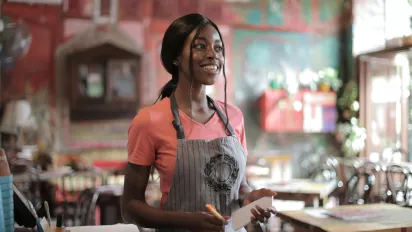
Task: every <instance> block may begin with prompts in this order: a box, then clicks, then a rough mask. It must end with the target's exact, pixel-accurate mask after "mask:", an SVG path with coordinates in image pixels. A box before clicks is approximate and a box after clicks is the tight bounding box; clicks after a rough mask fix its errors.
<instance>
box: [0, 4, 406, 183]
mask: <svg viewBox="0 0 412 232" xmlns="http://www.w3.org/2000/svg"><path fill="white" fill-rule="evenodd" d="M411 8H412V6H411V5H410V4H409V3H408V1H406V0H405V1H404V0H393V1H392V0H386V1H385V0H117V1H116V0H97V1H95V0H20V1H17V0H16V1H12V0H9V1H2V17H3V18H4V17H5V18H7V20H8V21H7V22H9V23H10V24H12V25H14V26H11V27H10V28H8V27H7V26H6V27H5V28H4V30H3V32H2V33H3V34H5V35H6V34H7V33H16V34H17V35H18V36H17V37H16V36H15V38H17V39H19V41H23V42H22V43H20V42H19V43H13V41H11V40H10V41H7V42H8V43H10V44H13V46H15V47H14V48H15V50H12V49H9V50H7V49H6V50H5V51H4V52H3V54H2V61H3V63H2V75H1V92H0V93H1V94H0V97H1V98H0V99H1V100H0V101H1V117H2V121H1V122H2V130H3V131H6V132H7V133H11V134H13V133H14V132H13V131H15V128H20V130H19V132H16V135H17V137H16V138H17V141H16V144H17V145H16V148H18V149H19V151H18V152H16V156H17V157H18V158H19V159H26V160H28V162H26V163H25V165H26V164H27V163H29V164H30V165H33V166H34V167H36V168H37V167H38V166H36V165H40V164H41V163H42V162H43V161H42V160H41V158H39V157H42V156H41V155H39V154H47V157H50V159H51V160H52V161H51V162H49V163H48V165H49V166H48V167H47V168H48V169H53V170H57V169H59V168H61V167H62V166H68V167H69V168H73V165H75V164H77V165H80V166H81V165H84V166H90V167H99V168H102V169H103V168H105V167H116V165H119V166H122V165H124V163H125V161H126V160H127V149H126V144H127V130H128V127H129V125H130V122H131V120H132V118H133V117H134V115H135V114H136V112H137V111H138V110H139V109H140V108H142V107H144V106H147V105H151V104H153V102H154V101H155V100H156V98H157V96H158V93H159V90H160V88H161V87H162V86H163V85H164V84H165V83H166V82H167V81H168V80H169V79H170V75H169V74H168V73H167V72H166V71H165V70H164V69H163V67H162V65H161V61H160V49H161V41H162V37H163V34H164V32H165V29H166V28H167V26H168V25H169V24H170V23H171V22H172V20H173V19H175V18H177V17H179V16H182V15H184V14H187V13H192V12H199V13H201V14H204V15H205V16H207V17H209V18H211V19H212V20H214V21H215V22H216V23H217V24H218V26H219V28H220V30H221V32H222V35H223V39H224V42H225V48H226V73H227V80H228V86H227V96H228V101H229V102H230V103H231V104H234V105H236V106H237V107H239V108H240V109H241V110H242V112H243V114H244V117H245V127H246V138H247V146H248V153H249V161H248V165H249V166H248V167H249V174H250V175H251V176H259V175H262V176H271V178H275V179H277V180H287V179H291V178H305V177H307V176H306V175H307V174H308V172H309V169H310V167H308V166H302V164H304V163H305V161H306V160H308V159H309V158H310V157H320V156H321V155H328V156H333V157H341V158H351V157H366V158H371V159H373V160H384V159H394V158H398V159H400V160H402V161H410V159H411V158H412V156H411V155H410V154H409V153H408V152H407V151H408V148H409V147H410V145H411V144H410V143H411V142H412V133H410V130H411V128H412V126H411V124H410V118H411V113H410V112H411V108H410V106H409V104H410V103H409V87H410V84H409V80H410V75H409V73H408V70H409V62H410V56H409V54H408V53H407V52H406V53H402V54H399V55H398V56H396V59H395V58H394V60H395V61H394V62H392V63H393V65H392V63H391V64H389V63H390V62H387V63H385V64H386V65H387V66H390V67H391V68H392V66H393V67H395V69H396V67H397V68H398V69H397V70H398V71H399V70H400V69H401V70H402V71H399V72H401V73H403V74H405V73H406V75H403V74H402V75H398V76H397V75H393V76H390V75H389V74H388V73H386V74H385V73H384V72H383V73H384V74H382V72H381V73H379V74H376V75H377V76H373V78H370V79H373V80H374V81H373V82H372V81H367V80H369V79H367V77H371V75H373V74H371V73H373V68H374V67H376V64H379V62H377V61H376V63H374V62H375V60H378V59H382V58H373V59H372V58H371V59H366V58H365V59H363V60H362V61H363V62H364V63H361V62H358V61H359V59H358V57H359V55H361V54H365V53H367V52H370V51H375V50H384V49H385V48H391V47H399V44H400V43H401V42H402V43H401V44H402V46H406V45H407V43H408V40H407V39H405V38H408V37H407V36H409V35H410V34H411V32H412V30H411V20H410V17H411V12H412V10H411ZM6 25H7V24H6ZM13 30H14V31H13ZM13 35H14V34H13ZM404 36H406V37H404ZM4 38H6V37H4ZM402 38H404V39H403V40H402ZM399 41H401V42H399ZM4 48H5V46H3V49H4ZM97 56H98V57H100V58H101V59H102V60H104V61H102V60H93V57H97ZM102 57H103V58H102ZM368 57H369V56H368ZM387 60H389V59H387ZM92 61H93V62H92ZM106 61H107V62H106ZM368 62H369V63H368ZM365 63H367V65H370V66H368V67H370V69H368V70H372V71H370V72H366V71H365V68H364V67H366V65H365ZM374 65H375V66H374ZM391 65H392V66H391ZM362 67H363V69H362ZM390 70H393V69H390ZM376 73H378V72H376ZM398 74H399V73H398ZM118 75H123V76H122V77H121V78H120V77H119V78H118V80H116V78H117V77H118ZM385 75H386V76H385ZM83 81H86V82H87V83H88V84H89V85H88V87H86V88H85V87H84V86H82V83H83ZM127 87H128V88H127ZM122 88H125V89H122ZM129 88H131V90H130V89H129ZM208 93H209V94H210V95H211V96H213V97H215V98H217V99H223V97H224V92H223V79H222V78H221V79H220V80H219V82H218V83H217V84H216V85H215V86H214V87H211V88H208ZM385 97H387V98H385ZM381 105H382V107H381V108H379V107H380V106H381ZM8 106H10V107H8ZM12 106H14V108H13V110H12V109H11V108H12ZM16 109H19V110H16ZM19 115H20V116H19ZM16 119H17V120H16ZM10 131H12V132H10ZM6 132H5V133H6ZM3 140H5V138H3ZM3 142H5V143H7V142H8V141H3ZM7 144H8V143H7ZM388 157H389V158H388ZM16 165H17V164H16ZM30 168H31V167H26V166H24V167H23V168H21V169H22V170H20V169H19V168H15V169H14V170H15V171H16V172H17V171H21V172H24V171H26V170H27V169H30ZM118 183H121V178H120V181H118Z"/></svg>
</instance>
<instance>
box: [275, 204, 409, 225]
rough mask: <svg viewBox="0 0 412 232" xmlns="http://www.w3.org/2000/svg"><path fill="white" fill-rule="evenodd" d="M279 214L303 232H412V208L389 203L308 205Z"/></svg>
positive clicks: (278, 214) (282, 218)
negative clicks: (328, 206)
mask: <svg viewBox="0 0 412 232" xmlns="http://www.w3.org/2000/svg"><path fill="white" fill-rule="evenodd" d="M277 216H278V217H279V218H280V219H281V220H283V221H285V222H288V223H289V224H290V225H291V226H292V227H293V228H294V231H301V232H371V231H379V232H412V209H410V208H405V207H401V206H398V205H395V204H387V203H377V204H364V205H342V206H337V207H334V208H330V209H325V208H305V209H303V210H291V211H281V212H278V213H277Z"/></svg>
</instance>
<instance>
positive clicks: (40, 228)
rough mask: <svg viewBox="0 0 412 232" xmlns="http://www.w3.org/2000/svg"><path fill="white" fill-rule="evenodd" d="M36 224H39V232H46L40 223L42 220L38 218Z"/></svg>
mask: <svg viewBox="0 0 412 232" xmlns="http://www.w3.org/2000/svg"><path fill="white" fill-rule="evenodd" d="M36 224H37V232H44V230H43V227H42V226H41V223H40V218H37V220H36Z"/></svg>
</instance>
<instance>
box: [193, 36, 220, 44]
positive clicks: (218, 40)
mask: <svg viewBox="0 0 412 232" xmlns="http://www.w3.org/2000/svg"><path fill="white" fill-rule="evenodd" d="M196 40H203V41H205V42H207V41H209V40H208V39H207V38H206V37H202V36H201V37H197V38H196ZM214 42H215V43H217V42H218V43H222V40H220V39H215V41H214Z"/></svg>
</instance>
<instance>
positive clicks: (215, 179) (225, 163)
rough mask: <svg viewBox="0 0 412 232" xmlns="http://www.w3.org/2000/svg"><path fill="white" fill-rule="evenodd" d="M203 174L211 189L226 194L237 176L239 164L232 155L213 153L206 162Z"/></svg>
mask: <svg viewBox="0 0 412 232" xmlns="http://www.w3.org/2000/svg"><path fill="white" fill-rule="evenodd" d="M204 174H205V177H206V182H207V184H208V186H209V187H210V188H211V189H213V191H215V192H219V193H225V194H228V193H230V190H231V189H232V187H233V186H234V185H235V183H236V180H237V178H238V176H239V165H238V162H237V161H236V160H235V159H234V158H233V157H232V156H229V155H227V154H223V155H222V154H219V155H215V156H213V157H212V158H210V160H209V162H208V163H207V164H206V166H205V169H204Z"/></svg>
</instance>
